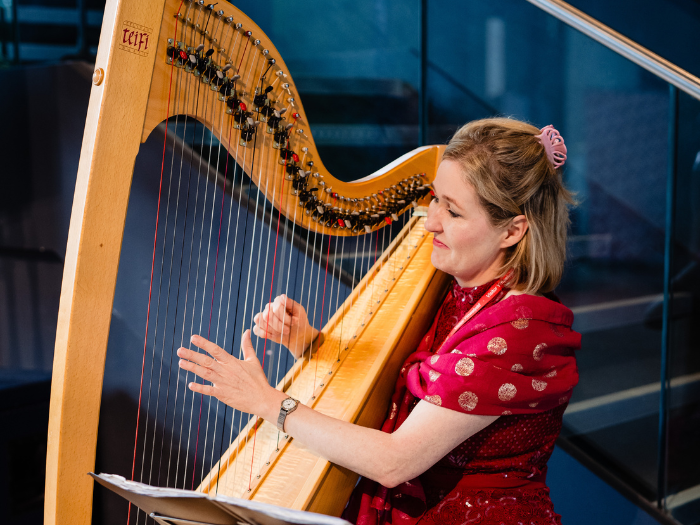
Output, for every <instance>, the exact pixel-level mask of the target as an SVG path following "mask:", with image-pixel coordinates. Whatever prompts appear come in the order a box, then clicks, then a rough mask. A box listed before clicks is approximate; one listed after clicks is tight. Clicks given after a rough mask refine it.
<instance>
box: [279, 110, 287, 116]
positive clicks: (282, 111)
mask: <svg viewBox="0 0 700 525" xmlns="http://www.w3.org/2000/svg"><path fill="white" fill-rule="evenodd" d="M286 112H287V108H282V109H280V111H279V113H280V115H284V114H285V113H286Z"/></svg>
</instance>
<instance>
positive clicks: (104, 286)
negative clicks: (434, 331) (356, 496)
mask: <svg viewBox="0 0 700 525" xmlns="http://www.w3.org/2000/svg"><path fill="white" fill-rule="evenodd" d="M93 84H94V85H93V88H92V92H91V95H90V102H89V109H88V115H87V122H86V127H85V135H84V138H83V144H82V151H81V157H80V164H79V170H78V177H77V184H76V191H75V200H74V204H73V212H72V217H71V222H70V231H69V238H68V247H67V254H66V261H65V271H64V277H63V284H62V292H61V301H60V309H59V316H58V329H57V336H56V347H55V357H54V368H53V381H52V391H51V409H50V422H49V433H48V440H49V441H48V455H47V471H46V498H45V523H47V524H49V523H50V524H53V523H61V524H71V525H76V524H87V523H88V522H89V521H90V519H91V507H92V483H93V482H92V480H91V479H90V478H89V477H88V476H87V472H89V471H91V470H92V469H93V468H94V464H95V450H96V443H97V428H98V420H99V413H100V399H101V391H102V380H103V377H102V376H103V369H104V363H105V354H106V349H107V339H108V334H109V329H110V319H111V311H112V303H113V297H114V290H115V283H116V279H117V270H118V266H119V259H120V251H121V245H122V238H123V230H124V223H125V218H126V212H127V205H128V201H129V193H130V188H131V180H132V171H133V166H134V162H135V158H136V155H137V153H138V150H139V146H140V144H141V143H142V142H144V141H145V140H146V138H147V137H148V136H149V135H150V134H151V132H152V131H153V130H154V129H155V128H156V127H157V126H158V125H160V124H161V123H162V122H164V121H166V122H168V119H171V120H170V121H172V118H173V117H174V116H176V115H179V116H181V117H182V118H183V119H184V118H185V117H184V115H186V116H187V117H189V118H191V119H196V120H197V121H198V122H200V123H201V124H203V125H204V126H205V127H206V128H207V129H208V130H209V131H210V132H211V133H212V134H213V135H214V136H215V137H216V138H217V139H218V141H219V142H220V144H221V145H222V147H223V148H225V149H227V150H228V152H229V154H230V155H231V156H232V157H233V158H234V159H235V161H236V163H237V165H238V166H240V168H241V170H244V171H245V173H246V175H247V176H248V177H249V179H250V180H251V181H252V183H253V184H254V185H255V186H256V187H257V188H258V194H260V192H262V193H263V198H264V199H265V200H266V201H267V202H269V203H270V204H271V206H273V207H274V212H275V213H279V214H281V215H282V216H284V217H286V221H287V223H288V224H290V225H292V227H296V228H299V229H300V230H303V231H305V232H313V235H314V236H319V238H321V237H322V236H326V237H327V238H329V239H330V238H331V237H332V238H334V239H335V238H342V239H345V238H347V239H351V238H357V236H358V235H364V236H365V237H369V239H370V242H372V241H371V239H372V238H373V237H374V238H376V239H378V238H379V235H378V232H380V234H381V235H382V236H383V234H384V232H385V231H387V230H388V227H387V223H389V222H391V217H392V216H393V218H394V219H396V218H397V217H401V218H402V220H403V223H405V227H403V228H402V229H401V231H400V232H399V233H398V235H397V236H396V237H395V238H394V239H393V240H392V241H391V242H387V243H386V245H383V246H382V247H381V248H383V249H382V250H381V251H379V254H378V255H377V256H376V258H375V259H374V260H372V265H371V267H370V266H369V264H368V266H367V268H368V269H366V271H365V275H364V277H363V278H362V279H361V280H359V282H356V283H355V287H354V289H353V290H352V291H351V292H349V293H348V294H346V296H344V297H342V300H341V301H338V298H339V297H340V294H337V295H336V296H335V301H336V303H338V304H339V306H338V307H337V309H336V311H335V313H334V314H333V315H332V316H331V315H328V313H326V315H325V316H323V315H322V316H321V321H322V322H321V323H320V325H319V326H323V334H324V336H325V339H324V342H323V343H322V344H320V347H318V348H314V350H313V352H310V353H309V355H310V357H309V355H307V357H306V358H304V359H300V360H299V361H297V362H296V363H295V364H294V365H293V366H292V367H291V369H290V370H289V371H288V372H286V374H284V376H283V377H282V378H281V379H280V380H279V382H278V387H279V388H282V389H285V390H287V391H288V392H289V393H290V395H293V396H294V397H297V398H299V399H300V400H301V401H302V402H303V403H305V404H308V405H310V406H313V407H314V408H315V409H317V410H320V411H322V412H324V413H327V414H329V415H332V416H334V417H337V418H341V419H344V420H347V421H352V422H355V423H358V424H361V425H365V426H374V427H378V425H379V424H380V423H381V421H383V419H384V418H385V416H386V410H387V406H388V401H389V398H390V394H391V390H392V388H393V384H394V382H395V379H396V376H397V374H398V367H399V366H400V364H401V363H402V362H403V360H404V359H405V357H406V356H407V354H408V353H410V352H411V351H412V350H413V349H414V348H415V347H416V344H417V341H418V339H419V338H420V337H421V336H422V334H423V333H424V332H425V330H426V329H427V327H428V324H429V322H430V320H431V312H433V311H434V309H435V306H436V303H437V301H438V300H439V298H440V297H441V294H442V293H443V290H444V286H445V283H446V282H447V279H446V277H445V276H444V274H441V273H440V272H437V271H436V270H435V269H434V268H433V267H432V265H431V264H430V260H429V259H430V252H431V246H430V243H429V242H426V240H427V239H428V236H427V235H425V231H424V229H423V222H424V218H422V217H420V216H416V215H415V214H411V211H412V210H413V208H414V206H415V204H420V203H421V202H423V198H424V197H425V196H426V195H427V192H428V190H427V184H428V183H429V182H430V181H431V180H432V177H433V176H434V173H435V171H436V169H437V164H438V162H439V160H440V157H441V153H442V148H441V147H439V146H434V147H423V148H419V149H417V150H415V151H413V152H411V153H409V154H407V155H405V156H403V157H402V158H400V159H398V160H397V161H395V162H394V163H392V164H391V165H389V166H387V167H386V168H385V169H383V170H381V171H380V172H378V173H377V174H374V175H373V176H370V177H366V178H365V179H362V180H360V181H357V182H355V183H344V182H342V181H340V180H337V179H336V178H334V177H333V176H332V175H331V174H330V173H328V171H327V170H326V169H325V167H324V166H323V164H322V162H321V159H320V158H319V155H318V152H317V149H316V146H315V144H314V140H313V137H312V135H311V133H310V131H309V129H308V124H307V125H306V126H304V123H305V113H304V109H303V106H302V104H301V101H300V100H299V97H298V94H297V93H296V90H295V87H294V84H293V81H292V79H291V77H290V76H289V75H288V70H287V68H286V66H285V63H284V60H283V59H282V57H281V56H280V55H279V53H278V52H277V50H276V49H275V47H274V45H273V44H272V42H270V41H269V39H268V38H267V37H266V36H265V35H264V33H263V32H262V31H261V30H260V29H259V28H258V26H257V25H256V24H255V23H254V22H252V21H251V20H250V19H249V18H248V17H246V16H245V15H244V14H243V13H241V12H239V11H238V10H236V9H235V8H234V7H232V6H230V5H228V4H225V5H224V6H223V8H222V6H221V4H218V5H217V6H216V8H214V7H213V6H209V5H207V4H205V3H204V2H203V1H202V0H150V1H148V2H144V1H142V0H108V1H107V6H106V10H105V15H104V22H103V26H102V33H101V36H100V44H99V48H98V54H97V60H96V72H95V76H94V78H93ZM285 109H286V111H285ZM201 124H200V125H201ZM166 125H167V124H166ZM253 158H255V161H252V160H251V159H253ZM311 162H313V164H310V163H311ZM232 169H233V168H232ZM240 176H241V178H242V174H241V175H240ZM231 206H232V205H231ZM409 216H410V218H408V217H409ZM349 242H350V241H349ZM326 244H327V245H328V246H329V247H330V242H326ZM321 246H323V241H321ZM371 246H372V247H373V248H372V249H374V250H375V253H376V252H377V251H378V249H377V248H378V247H379V246H380V245H379V242H378V240H377V241H376V242H375V244H374V245H371ZM251 253H252V252H251ZM272 255H273V254H270V257H272ZM353 278H354V273H353ZM317 282H318V281H317ZM144 293H145V292H144ZM329 310H330V307H329ZM326 312H328V310H326ZM317 324H318V323H317ZM147 330H148V329H147ZM147 334H148V331H147ZM239 341H240V335H238V336H237V341H236V343H235V345H233V347H235V348H236V349H237V348H238V344H239ZM144 346H146V345H144ZM231 347H232V345H231V344H228V348H227V349H228V350H229V351H231ZM253 442H254V443H255V447H254V448H252V444H253ZM213 466H214V468H213V469H211V472H209V473H208V474H206V475H204V476H202V478H201V479H199V480H198V482H197V484H196V485H195V486H196V487H197V489H198V490H202V491H206V492H211V491H218V492H219V493H225V494H229V495H234V496H238V497H245V498H251V499H254V500H259V501H263V502H272V503H276V504H279V505H283V506H288V507H291V508H296V509H305V510H312V511H316V512H321V513H326V514H331V515H339V514H340V513H341V511H342V509H343V506H344V505H345V502H346V501H347V498H348V496H349V494H350V492H351V490H352V488H353V486H354V484H355V482H356V475H354V474H353V473H351V472H349V471H347V470H346V469H343V468H340V467H338V466H336V465H332V464H330V463H329V462H328V461H326V460H324V459H322V458H318V457H316V456H314V455H313V454H311V453H309V452H308V451H307V450H305V449H304V448H303V447H302V446H300V445H299V444H297V443H295V442H294V441H293V440H290V439H288V438H286V437H285V436H280V434H279V433H278V431H277V430H276V428H275V427H274V424H269V423H267V422H264V421H262V420H257V419H255V418H253V419H252V420H250V421H249V422H248V423H247V425H246V426H244V427H242V428H241V429H240V431H239V432H237V436H235V439H233V440H232V442H231V444H230V446H229V447H228V450H227V451H225V452H224V453H223V454H222V455H221V457H220V458H216V462H215V463H214V465H213ZM234 471H238V473H239V474H241V473H242V474H243V476H241V479H242V481H241V480H238V479H234V476H233V475H232V472H234ZM120 474H124V475H128V473H120ZM188 488H189V487H188Z"/></svg>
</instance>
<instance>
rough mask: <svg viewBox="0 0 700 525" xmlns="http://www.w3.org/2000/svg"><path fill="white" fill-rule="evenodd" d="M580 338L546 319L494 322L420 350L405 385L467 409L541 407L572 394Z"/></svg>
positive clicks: (497, 411)
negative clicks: (437, 348) (438, 347)
mask: <svg viewBox="0 0 700 525" xmlns="http://www.w3.org/2000/svg"><path fill="white" fill-rule="evenodd" d="M579 341H580V335H579V334H578V333H576V332H574V331H572V330H571V328H570V327H567V326H562V325H557V324H552V323H550V322H547V321H541V320H522V319H521V320H519V323H518V322H517V321H514V322H510V323H503V324H499V325H497V326H494V327H492V328H489V329H486V330H483V331H481V332H477V331H475V332H472V333H470V334H469V336H468V337H466V338H464V339H462V340H459V341H457V342H456V343H454V344H453V345H452V347H450V348H445V349H444V351H441V353H438V354H433V355H431V354H429V353H427V352H425V353H422V355H421V356H420V358H419V359H417V360H416V361H415V362H414V363H413V364H412V365H411V368H410V369H409V370H408V371H407V374H406V379H407V381H406V383H407V387H408V389H409V390H410V392H411V393H412V394H413V395H414V396H416V397H418V398H420V399H424V400H425V401H428V402H429V403H433V404H435V405H439V406H443V407H446V408H449V409H452V410H457V411H460V412H465V413H470V414H478V415H493V416H501V415H510V414H533V413H538V412H545V411H547V410H551V409H552V408H555V407H557V406H559V405H562V404H564V403H567V402H568V401H569V399H570V397H571V390H572V389H573V387H574V385H576V383H577V382H578V371H577V367H576V358H575V355H574V350H575V349H577V348H578V345H579Z"/></svg>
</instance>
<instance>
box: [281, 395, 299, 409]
mask: <svg viewBox="0 0 700 525" xmlns="http://www.w3.org/2000/svg"><path fill="white" fill-rule="evenodd" d="M295 406H296V402H295V401H294V400H293V399H292V398H291V397H288V398H287V399H285V400H284V401H282V408H284V409H285V410H291V409H292V408H294V407H295Z"/></svg>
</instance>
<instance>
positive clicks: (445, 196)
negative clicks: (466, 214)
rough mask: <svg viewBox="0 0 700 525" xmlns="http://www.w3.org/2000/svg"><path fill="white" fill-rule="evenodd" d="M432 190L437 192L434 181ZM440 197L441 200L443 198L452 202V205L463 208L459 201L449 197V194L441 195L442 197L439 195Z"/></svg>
mask: <svg viewBox="0 0 700 525" xmlns="http://www.w3.org/2000/svg"><path fill="white" fill-rule="evenodd" d="M433 190H434V191H436V192H437V188H435V183H433ZM440 198H441V199H442V200H445V201H447V202H449V203H450V204H452V205H453V206H455V207H457V208H459V209H460V210H461V209H463V208H462V207H461V206H460V205H459V203H458V202H457V201H456V200H454V199H453V198H452V197H450V196H448V195H444V196H442V197H440Z"/></svg>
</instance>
